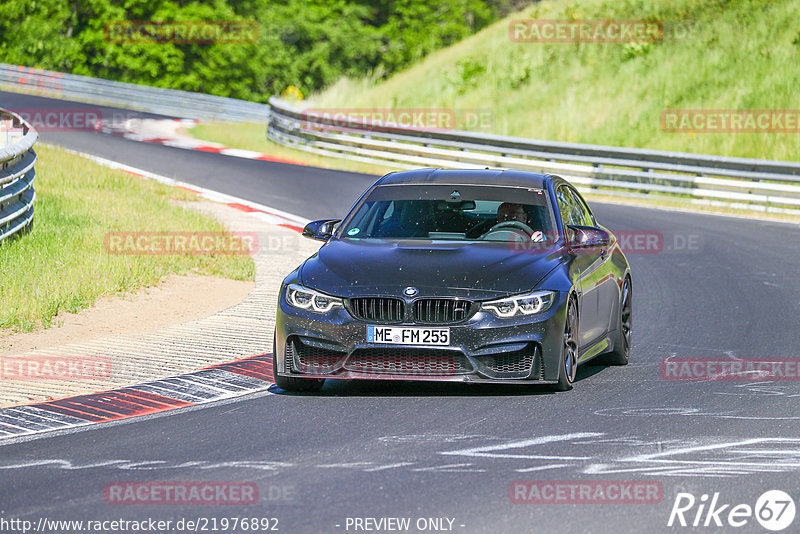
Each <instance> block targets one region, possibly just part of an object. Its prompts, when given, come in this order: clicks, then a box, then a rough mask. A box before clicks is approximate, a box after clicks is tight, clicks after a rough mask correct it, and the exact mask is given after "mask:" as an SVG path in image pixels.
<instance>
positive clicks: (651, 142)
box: [306, 0, 800, 160]
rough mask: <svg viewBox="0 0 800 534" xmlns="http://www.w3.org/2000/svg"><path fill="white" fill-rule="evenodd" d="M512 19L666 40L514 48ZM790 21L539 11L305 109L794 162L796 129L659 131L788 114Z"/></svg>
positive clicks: (738, 6) (544, 6) (333, 92)
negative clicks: (423, 114)
mask: <svg viewBox="0 0 800 534" xmlns="http://www.w3.org/2000/svg"><path fill="white" fill-rule="evenodd" d="M515 19H569V20H575V19H579V20H586V19H625V20H631V19H644V20H649V21H656V22H659V23H661V24H663V27H664V35H663V39H661V40H659V41H657V42H651V43H628V44H619V43H596V42H589V43H549V44H543V43H533V42H515V41H512V39H511V38H510V37H509V23H510V21H511V20H515ZM797 20H800V3H799V2H796V1H793V0H774V1H769V0H767V1H764V0H761V1H756V0H749V1H748V0H731V1H722V0H655V1H653V0H628V1H625V2H619V1H615V0H580V1H578V0H571V1H544V2H541V3H540V4H537V5H534V6H531V7H529V8H527V9H525V10H523V11H521V12H518V13H514V14H513V15H511V16H509V17H507V18H506V19H504V20H502V21H500V22H497V23H495V24H493V25H491V26H489V27H488V28H486V29H484V30H483V31H481V32H479V33H478V34H476V35H474V36H472V37H469V38H467V39H465V40H463V41H461V42H459V43H458V44H456V45H454V46H451V47H449V48H445V49H442V50H439V51H437V52H435V53H433V54H431V55H430V56H428V57H427V58H426V59H424V60H423V61H421V62H420V63H417V64H415V65H414V66H412V67H411V68H408V69H407V70H404V71H402V72H400V73H398V74H396V75H394V76H393V77H391V78H389V79H388V80H385V81H372V80H369V79H365V78H362V79H352V78H351V79H342V80H340V81H339V82H338V83H336V84H335V85H333V86H332V87H331V88H329V89H328V90H326V91H324V92H321V93H319V94H315V95H313V96H312V98H311V99H310V101H309V102H307V103H306V106H308V107H314V108H343V107H345V108H353V107H359V108H383V107H392V108H421V107H425V108H446V109H455V110H456V111H457V113H456V115H457V116H462V117H463V116H465V115H468V114H469V113H468V112H469V111H470V110H489V111H490V112H491V120H490V121H489V123H488V127H487V126H486V125H484V127H483V131H492V132H494V133H499V134H505V135H516V136H523V137H531V138H539V139H552V140H561V141H570V142H581V143H597V144H604V145H617V146H631V147H647V148H653V149H664V150H679V151H686V152H698V153H709V154H721V155H733V156H742V157H755V158H767V159H786V160H796V159H798V148H797V146H798V143H797V141H798V132H800V130H798V129H797V124H796V122H795V123H794V124H795V128H794V131H793V132H790V133H776V132H774V131H763V130H760V131H758V132H756V133H726V132H720V131H715V132H713V133H701V132H695V131H688V130H686V129H684V130H683V131H681V132H680V133H670V132H667V131H664V130H663V129H662V127H661V122H660V121H661V118H662V113H663V112H664V111H665V110H676V109H677V110H688V109H693V110H697V109H700V110H721V109H722V110H730V109H732V110H747V109H750V110H776V109H777V110H795V114H794V115H796V110H798V109H800V94H799V93H798V87H800V63H799V60H800V33H799V32H800V29H799V28H798V27H797V25H796V21H797ZM458 126H459V127H460V128H469V125H465V124H463V123H462V124H459V125H458ZM472 129H475V128H474V127H473V128H472Z"/></svg>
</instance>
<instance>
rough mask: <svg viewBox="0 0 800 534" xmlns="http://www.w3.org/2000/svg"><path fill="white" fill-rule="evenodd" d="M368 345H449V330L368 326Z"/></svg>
mask: <svg viewBox="0 0 800 534" xmlns="http://www.w3.org/2000/svg"><path fill="white" fill-rule="evenodd" d="M367 343H389V344H392V345H449V344H450V329H449V328H421V327H406V326H371V325H370V326H367Z"/></svg>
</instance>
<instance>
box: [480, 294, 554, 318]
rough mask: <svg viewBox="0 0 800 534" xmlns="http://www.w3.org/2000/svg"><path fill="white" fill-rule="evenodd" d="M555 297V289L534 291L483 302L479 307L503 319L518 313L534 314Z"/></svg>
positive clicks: (539, 311) (547, 305) (543, 308)
mask: <svg viewBox="0 0 800 534" xmlns="http://www.w3.org/2000/svg"><path fill="white" fill-rule="evenodd" d="M555 298H556V293H555V291H545V290H541V291H534V292H533V293H526V294H525V295H515V296H513V297H506V298H502V299H497V300H490V301H488V302H484V303H483V304H481V309H482V310H486V311H488V312H491V313H493V314H494V315H496V316H497V317H501V318H504V319H505V318H508V317H515V316H519V315H534V314H537V313H542V312H543V311H546V310H547V309H548V308H549V307H550V306H551V305H552V304H553V302H554V301H555Z"/></svg>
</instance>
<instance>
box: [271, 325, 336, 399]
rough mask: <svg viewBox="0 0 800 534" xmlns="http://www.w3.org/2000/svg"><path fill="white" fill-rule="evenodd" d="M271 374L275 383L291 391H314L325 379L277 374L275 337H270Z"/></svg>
mask: <svg viewBox="0 0 800 534" xmlns="http://www.w3.org/2000/svg"><path fill="white" fill-rule="evenodd" d="M272 375H273V377H274V378H275V385H276V386H278V387H279V388H281V389H282V390H284V391H292V392H315V391H319V390H320V389H322V385H323V384H324V383H325V379H324V378H322V379H319V378H291V377H288V376H278V356H277V355H276V353H275V338H274V337H273V339H272Z"/></svg>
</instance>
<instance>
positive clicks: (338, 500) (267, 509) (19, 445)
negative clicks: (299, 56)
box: [0, 94, 800, 533]
mask: <svg viewBox="0 0 800 534" xmlns="http://www.w3.org/2000/svg"><path fill="white" fill-rule="evenodd" d="M31 99H33V97H28V96H20V95H14V94H0V102H2V103H0V106H3V107H6V108H12V109H13V108H14V107H15V106H21V105H23V104H27V107H33V106H35V105H42V106H44V105H49V104H48V103H43V102H41V101H40V100H37V99H33V100H31ZM56 102H57V101H56ZM42 139H43V140H44V141H47V142H51V143H57V144H61V145H64V146H68V147H70V148H73V149H77V150H82V151H85V152H90V153H93V154H96V155H99V156H102V157H106V158H110V159H114V160H116V161H120V162H122V163H126V164H129V165H133V166H136V167H140V168H142V169H145V170H148V171H152V172H157V173H160V174H164V175H167V176H171V177H175V178H179V179H181V180H183V181H186V182H190V183H193V184H196V185H200V186H204V187H208V188H211V189H215V190H218V191H222V192H225V193H229V194H233V195H237V196H241V197H245V198H247V199H250V200H253V201H257V202H260V203H263V204H266V205H269V206H272V207H275V208H279V209H283V210H286V211H289V212H294V213H296V214H298V215H301V216H304V217H308V218H317V217H328V216H339V215H343V214H344V213H345V211H346V209H347V208H348V207H349V206H350V204H351V203H352V202H353V201H354V200H355V198H356V196H357V195H358V194H359V193H360V192H361V190H363V188H364V187H366V186H367V185H368V184H369V183H370V182H371V181H372V180H373V177H369V176H364V175H358V174H352V173H345V172H338V171H329V170H322V169H315V168H310V167H299V166H292V165H287V164H280V163H270V162H263V161H252V160H244V159H238V158H233V157H228V156H221V155H217V154H206V153H202V152H195V151H188V150H182V149H177V148H170V147H165V146H161V145H151V144H143V143H136V142H133V141H129V140H126V139H123V138H119V137H115V136H110V135H103V134H95V133H88V132H83V133H80V132H79V133H75V132H69V133H64V132H44V133H43V134H42ZM593 207H594V210H595V212H596V215H597V217H598V220H599V221H600V222H601V223H602V224H604V225H606V226H607V227H609V228H611V229H612V230H614V231H618V232H621V231H659V232H662V233H663V235H664V245H665V246H664V250H662V251H661V252H660V253H650V254H646V253H638V254H637V253H632V254H629V256H628V257H629V260H630V262H631V265H632V269H633V276H634V278H633V285H634V344H633V351H632V356H631V363H630V364H629V365H628V366H626V367H604V366H585V367H583V368H581V369H580V370H579V373H578V378H579V380H578V382H577V383H576V384H575V388H574V389H573V390H572V391H570V392H566V393H557V394H555V393H550V392H547V391H544V390H540V389H524V388H515V387H499V386H497V387H480V386H476V385H473V386H466V385H458V384H433V385H424V384H411V383H375V382H369V383H352V382H351V383H345V382H335V383H331V382H330V381H329V382H328V384H326V386H325V388H324V389H323V390H322V392H321V393H319V394H291V395H290V394H286V393H283V392H282V391H281V390H279V389H277V388H274V387H273V388H272V389H271V390H270V391H269V392H263V393H259V394H256V395H252V396H250V397H245V398H242V399H238V400H236V401H234V402H224V403H219V404H211V405H205V406H202V407H197V408H190V409H184V410H178V411H175V412H169V413H167V414H162V415H159V416H155V417H145V418H140V419H132V420H129V421H125V422H122V423H119V424H107V425H98V426H95V427H92V428H90V429H88V430H83V431H77V432H73V433H69V434H53V435H44V436H43V437H39V438H38V439H34V440H30V441H24V442H13V443H9V442H7V443H6V444H5V445H4V444H3V443H2V442H0V518H5V519H9V518H21V519H27V520H31V521H33V522H34V523H36V522H37V521H38V519H39V518H41V517H46V518H48V519H75V520H95V519H97V520H100V519H119V518H124V519H137V520H141V519H146V518H156V519H165V520H166V519H171V520H173V521H175V520H178V519H180V518H188V519H197V518H201V517H206V518H212V517H216V518H222V517H233V516H239V517H275V518H278V520H279V528H280V532H288V533H327V532H334V533H335V532H356V531H360V532H364V531H365V530H354V528H353V526H350V527H349V528H347V526H348V523H347V518H364V517H373V518H381V517H409V518H411V528H410V530H408V531H409V532H418V531H419V530H417V529H416V524H415V522H416V520H417V519H418V518H450V519H453V523H452V531H453V532H465V533H473V532H487V533H489V532H491V533H497V532H507V533H524V532H536V533H539V532H661V531H668V530H669V531H678V532H682V531H687V532H688V531H692V529H691V527H684V528H682V527H673V528H672V529H670V528H668V527H667V521H668V519H669V516H670V512H671V510H672V508H673V503H674V501H675V496H676V495H677V494H678V493H679V492H688V493H692V494H693V495H694V496H695V497H696V498H697V499H698V501H699V499H700V497H701V495H703V494H708V495H713V494H714V493H715V492H718V493H719V497H718V506H719V505H722V504H729V505H731V506H733V505H737V504H748V505H750V506H751V507H754V506H755V504H756V500H757V499H758V497H759V496H760V495H761V494H762V493H763V492H765V491H767V490H771V489H779V490H783V491H786V492H788V493H789V494H790V495H791V496H792V497H793V498H794V500H795V501H797V500H798V498H800V487H798V483H797V480H798V473H800V412H798V410H797V409H796V407H797V405H798V398H799V397H800V386H798V382H797V381H727V380H712V381H700V382H697V381H680V380H679V381H675V380H664V379H663V378H662V377H661V375H660V372H659V370H660V363H661V361H662V360H664V359H665V358H714V359H722V360H724V359H737V358H743V359H749V358H772V359H774V358H797V357H798V356H800V354H798V352H800V351H799V350H798V348H797V347H798V343H797V340H798V334H797V332H798V326H797V325H798V320H797V317H798V316H799V315H800V281H799V278H798V276H797V273H798V268H797V263H796V262H797V258H798V257H800V229H798V228H797V227H796V226H793V225H788V224H780V223H772V222H762V221H755V220H746V219H738V218H730V217H718V216H710V215H702V214H688V213H676V212H669V211H660V210H652V209H645V208H637V207H629V206H620V205H611V204H598V203H594V204H593ZM691 236H694V237H691ZM687 239H689V240H694V241H693V242H694V246H693V250H675V245H676V244H677V245H681V244H683V242H684V241H685V240H687ZM668 248H671V249H672V250H667V249H668ZM518 480H539V481H547V480H550V481H570V482H576V481H601V480H602V481H609V480H645V481H657V482H660V483H661V484H662V485H663V489H664V498H663V500H662V501H661V502H660V503H656V504H619V503H613V504H515V503H512V502H511V500H510V498H509V485H510V484H511V483H512V482H514V481H518ZM122 481H132V482H133V481H135V482H146V481H151V482H154V481H249V482H255V483H257V484H258V485H259V489H260V500H259V502H258V504H255V505H250V506H193V505H171V506H167V505H152V506H138V505H137V506H120V505H112V504H108V503H107V502H106V501H105V500H104V497H103V489H104V487H105V485H106V484H109V483H114V482H122ZM731 506H729V507H728V508H727V509H726V510H725V511H724V512H723V513H722V514H721V515H720V516H719V517H720V519H721V520H722V521H723V522H725V523H724V526H723V527H717V526H714V525H715V524H714V522H713V519H712V520H711V522H710V526H707V527H705V526H702V522H703V521H705V519H706V517H705V515H703V516H702V518H701V526H700V527H698V528H697V529H694V530H693V531H696V532H767V530H764V529H763V528H762V527H761V526H760V525H759V524H758V523H757V521H756V520H755V518H753V517H750V518H746V519H747V523H746V524H745V525H744V526H743V527H740V528H733V527H731V526H729V525H728V524H727V523H726V521H727V514H728V512H729V511H730V509H731ZM697 510H698V506H697V505H695V506H694V507H693V508H692V509H691V510H689V511H687V512H686V514H685V517H686V519H687V521H688V522H691V521H693V520H694V518H695V514H696V512H697ZM444 524H445V525H447V524H448V523H447V522H446V521H445V523H444ZM798 525H800V518H796V519H795V520H794V523H793V524H792V525H791V526H790V527H789V528H788V529H786V530H785V532H797V531H798V529H800V527H798ZM230 531H231V530H228V532H230ZM237 531H242V530H241V529H240V530H237Z"/></svg>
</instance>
